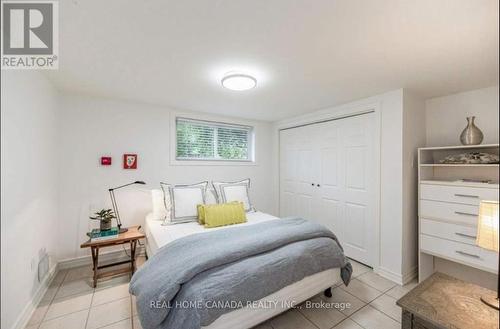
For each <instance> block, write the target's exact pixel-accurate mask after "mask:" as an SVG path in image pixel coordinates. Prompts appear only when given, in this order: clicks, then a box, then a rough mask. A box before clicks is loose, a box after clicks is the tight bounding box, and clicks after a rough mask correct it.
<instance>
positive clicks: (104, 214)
mask: <svg viewBox="0 0 500 329" xmlns="http://www.w3.org/2000/svg"><path fill="white" fill-rule="evenodd" d="M113 218H116V216H115V213H114V212H113V210H112V209H102V210H101V211H98V212H96V213H95V216H94V217H90V219H93V220H98V221H99V222H100V223H99V224H100V225H99V228H100V230H101V231H107V230H110V229H111V221H112V220H113Z"/></svg>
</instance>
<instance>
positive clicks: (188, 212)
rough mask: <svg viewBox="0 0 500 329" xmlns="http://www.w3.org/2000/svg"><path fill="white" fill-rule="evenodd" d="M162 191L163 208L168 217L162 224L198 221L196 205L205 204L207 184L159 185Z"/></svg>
mask: <svg viewBox="0 0 500 329" xmlns="http://www.w3.org/2000/svg"><path fill="white" fill-rule="evenodd" d="M160 185H161V188H162V189H163V195H164V200H165V208H167V210H168V209H169V201H170V216H169V218H165V221H164V224H177V223H185V222H194V221H197V220H198V205H199V204H204V203H205V192H206V189H207V185H208V182H202V183H197V184H191V185H170V184H166V183H160Z"/></svg>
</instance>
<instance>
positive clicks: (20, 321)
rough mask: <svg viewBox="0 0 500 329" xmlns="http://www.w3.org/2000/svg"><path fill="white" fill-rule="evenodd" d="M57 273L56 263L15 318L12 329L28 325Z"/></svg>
mask: <svg viewBox="0 0 500 329" xmlns="http://www.w3.org/2000/svg"><path fill="white" fill-rule="evenodd" d="M58 271H59V269H58V266H57V263H56V264H55V265H54V266H52V267H51V268H50V269H49V272H48V273H47V275H46V276H45V278H44V279H43V281H42V282H41V283H40V285H39V286H38V289H37V290H36V292H35V294H34V295H33V297H32V298H31V300H30V301H29V302H28V304H26V306H25V307H24V309H23V310H22V312H21V314H20V315H19V317H18V318H17V320H16V321H15V322H14V326H13V327H12V329H24V327H26V325H27V324H28V322H29V320H30V319H31V316H32V315H33V313H34V312H35V310H36V308H37V307H38V304H40V302H41V301H42V298H43V296H45V293H46V292H47V290H48V289H49V286H50V284H51V283H52V280H54V278H55V277H56V275H57V272H58Z"/></svg>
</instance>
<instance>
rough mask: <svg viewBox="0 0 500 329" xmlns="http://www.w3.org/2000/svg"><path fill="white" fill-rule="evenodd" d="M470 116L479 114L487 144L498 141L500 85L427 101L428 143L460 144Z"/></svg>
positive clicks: (479, 124) (441, 144) (442, 144)
mask: <svg viewBox="0 0 500 329" xmlns="http://www.w3.org/2000/svg"><path fill="white" fill-rule="evenodd" d="M468 116H476V125H477V126H478V127H479V128H480V129H481V130H482V131H483V134H484V141H483V144H488V143H498V86H493V87H489V88H483V89H478V90H472V91H467V92H463V93H459V94H454V95H449V96H444V97H436V98H432V99H429V100H427V101H426V126H427V146H446V145H460V133H461V132H462V130H463V129H464V128H465V126H466V125H467V121H466V119H465V118H466V117H468Z"/></svg>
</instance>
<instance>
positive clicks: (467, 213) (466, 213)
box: [455, 211, 478, 217]
mask: <svg viewBox="0 0 500 329" xmlns="http://www.w3.org/2000/svg"><path fill="white" fill-rule="evenodd" d="M455 214H457V215H464V216H472V217H477V216H478V215H477V214H472V213H470V212H463V211H455Z"/></svg>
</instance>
